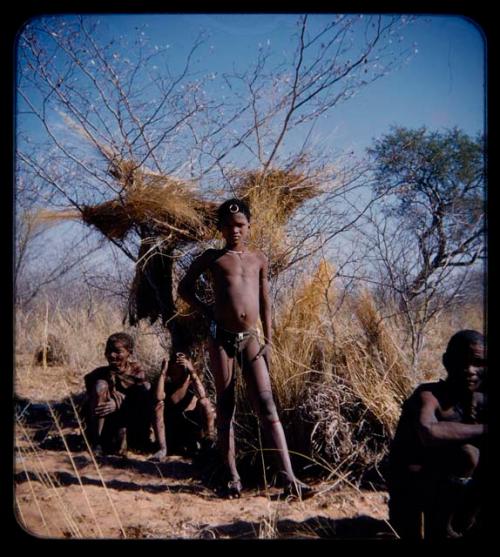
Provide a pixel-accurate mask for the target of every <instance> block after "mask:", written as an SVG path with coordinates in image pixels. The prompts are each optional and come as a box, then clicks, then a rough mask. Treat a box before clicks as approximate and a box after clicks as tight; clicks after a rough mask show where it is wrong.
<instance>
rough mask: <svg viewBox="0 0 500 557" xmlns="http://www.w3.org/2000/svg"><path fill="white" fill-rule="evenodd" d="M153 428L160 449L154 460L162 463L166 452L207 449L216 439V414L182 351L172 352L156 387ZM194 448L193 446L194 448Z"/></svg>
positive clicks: (163, 363) (164, 363)
mask: <svg viewBox="0 0 500 557" xmlns="http://www.w3.org/2000/svg"><path fill="white" fill-rule="evenodd" d="M155 394H156V406H155V417H154V429H155V434H156V439H157V441H158V445H159V450H158V452H156V453H155V454H154V455H153V457H152V458H153V459H157V460H164V459H165V457H166V455H167V439H168V450H169V452H170V454H172V453H173V452H184V451H189V450H190V449H191V450H192V449H193V448H194V450H195V451H196V445H197V444H199V446H200V447H203V448H209V447H211V446H212V445H213V443H214V438H215V411H214V408H213V405H212V403H211V402H210V400H209V399H208V397H207V395H206V392H205V388H204V387H203V384H202V382H201V380H200V378H199V377H198V374H197V373H196V371H195V369H194V366H193V364H192V362H191V360H190V359H189V358H188V357H187V356H186V355H185V353H184V352H175V351H173V352H172V355H171V357H170V359H169V361H168V364H167V363H166V361H165V360H163V362H162V369H161V373H160V377H159V379H158V383H157V387H156V393H155ZM193 445H194V446H193Z"/></svg>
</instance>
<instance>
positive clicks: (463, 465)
mask: <svg viewBox="0 0 500 557" xmlns="http://www.w3.org/2000/svg"><path fill="white" fill-rule="evenodd" d="M479 456H480V451H479V449H478V447H475V446H474V445H471V444H469V443H466V444H464V445H461V446H460V450H459V463H460V464H459V466H460V470H459V473H461V474H463V475H470V474H472V473H473V472H474V470H475V469H476V468H477V466H478V464H479Z"/></svg>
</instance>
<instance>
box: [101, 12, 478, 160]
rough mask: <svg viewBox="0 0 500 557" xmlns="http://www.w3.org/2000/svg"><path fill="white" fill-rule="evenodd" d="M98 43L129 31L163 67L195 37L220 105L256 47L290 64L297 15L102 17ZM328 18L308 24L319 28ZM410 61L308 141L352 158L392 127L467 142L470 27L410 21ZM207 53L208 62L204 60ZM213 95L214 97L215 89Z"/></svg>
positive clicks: (473, 36)
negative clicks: (155, 48) (142, 37)
mask: <svg viewBox="0 0 500 557" xmlns="http://www.w3.org/2000/svg"><path fill="white" fill-rule="evenodd" d="M96 17H98V18H99V19H100V22H101V23H100V26H99V29H100V31H99V32H100V33H102V34H103V36H104V37H103V38H106V39H108V40H109V38H111V37H114V36H116V37H118V36H123V35H124V36H127V35H130V34H131V31H134V30H135V29H134V28H136V27H138V28H142V27H143V26H144V33H145V34H146V35H147V36H148V37H149V38H150V40H151V43H152V44H158V45H159V46H162V45H168V48H169V49H170V52H171V54H170V60H171V62H172V64H173V66H175V63H176V61H178V62H179V64H180V63H182V62H183V60H184V59H185V55H186V54H187V52H188V51H189V49H190V48H191V46H192V45H193V43H194V41H195V39H196V37H197V36H198V35H199V33H200V32H203V33H204V34H205V36H206V47H205V48H204V50H203V51H202V52H203V54H202V55H201V56H198V57H197V59H196V61H195V67H196V69H197V70H199V71H200V72H214V74H216V75H217V79H215V81H214V82H213V85H212V87H213V89H212V91H213V92H214V93H215V95H217V94H219V95H220V96H221V97H222V95H223V94H224V87H225V85H224V83H223V80H222V79H221V78H220V76H221V74H222V73H223V72H228V71H231V70H232V68H233V67H235V68H236V69H239V70H242V71H243V70H244V69H245V68H246V67H248V65H249V64H250V63H251V62H252V61H254V60H255V56H256V52H257V49H258V47H259V44H261V45H265V46H269V47H270V49H271V50H272V51H273V52H275V53H276V55H277V56H279V55H283V56H285V55H288V56H291V54H292V51H293V48H294V45H292V44H291V43H290V37H291V35H292V34H293V32H294V31H296V29H297V26H296V22H297V18H298V14H144V15H137V14H130V15H102V14H99V15H98V16H96ZM331 18H332V14H321V15H318V14H316V15H314V16H311V21H312V22H315V24H318V25H319V24H321V23H323V24H324V23H326V22H328V21H329V20H331ZM404 35H405V36H404V45H405V47H407V48H409V49H410V51H411V53H412V56H411V59H410V60H409V61H408V62H407V63H406V64H405V65H404V66H403V67H402V68H400V69H398V70H396V71H394V72H393V73H391V74H389V75H388V76H385V77H383V78H382V79H380V80H378V81H376V82H374V83H372V84H370V85H368V86H367V87H365V88H364V89H362V90H361V91H360V92H359V93H358V94H357V95H356V96H355V97H354V98H352V99H350V100H349V101H347V102H345V103H342V104H341V105H339V106H337V107H336V108H335V109H334V110H333V111H331V112H330V113H328V115H327V116H326V117H323V118H322V119H321V121H319V122H318V125H317V126H316V127H315V134H316V135H315V138H316V139H317V140H318V141H322V142H323V141H326V142H327V143H328V144H330V145H331V146H332V147H334V148H335V149H336V150H338V149H353V150H355V151H356V152H357V153H358V154H361V152H362V150H363V149H364V148H365V147H367V146H368V145H369V144H370V143H371V141H372V139H373V138H374V137H376V136H379V135H380V134H383V133H386V132H387V131H388V130H389V126H390V125H393V124H397V125H402V126H406V127H412V128H413V127H419V126H423V125H425V126H427V127H429V128H431V129H443V128H449V127H453V126H458V127H460V128H462V129H463V130H464V131H465V132H467V133H469V134H472V135H475V134H476V133H478V132H481V131H483V126H484V121H485V104H484V87H485V58H484V56H485V44H484V41H483V38H482V35H481V32H480V30H478V28H477V27H476V26H475V24H474V23H473V22H471V21H470V20H468V19H466V18H462V17H459V16H427V15H423V14H422V15H417V16H416V21H415V22H414V23H412V24H411V25H410V26H408V27H407V28H406V29H405V30H404ZM206 53H208V55H206ZM217 88H218V89H217Z"/></svg>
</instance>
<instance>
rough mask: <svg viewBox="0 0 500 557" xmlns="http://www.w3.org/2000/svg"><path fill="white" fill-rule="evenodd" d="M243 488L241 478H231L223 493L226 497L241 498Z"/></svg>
mask: <svg viewBox="0 0 500 557" xmlns="http://www.w3.org/2000/svg"><path fill="white" fill-rule="evenodd" d="M242 489H243V487H242V485H241V480H239V479H238V480H230V481H228V482H227V486H226V487H225V489H224V491H223V494H222V495H223V497H225V498H226V499H239V498H240V497H241V491H242Z"/></svg>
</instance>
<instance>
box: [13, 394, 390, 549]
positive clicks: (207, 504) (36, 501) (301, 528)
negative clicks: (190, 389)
mask: <svg viewBox="0 0 500 557" xmlns="http://www.w3.org/2000/svg"><path fill="white" fill-rule="evenodd" d="M53 409H54V413H55V415H56V416H57V420H58V422H59V424H60V427H61V429H60V430H58V428H57V426H56V424H55V422H54V417H53V416H51V414H50V412H49V409H48V406H47V404H45V403H42V402H38V401H37V402H35V401H33V400H29V399H26V398H25V399H21V400H19V401H18V404H17V414H18V416H19V417H20V419H18V420H17V422H18V425H17V432H16V447H15V452H14V456H15V470H14V481H15V501H16V504H17V518H18V522H19V523H20V524H21V525H22V526H23V527H24V528H25V529H26V530H27V531H28V532H29V533H30V534H32V535H35V536H40V537H49V538H113V539H117V538H135V539H137V538H139V539H152V538H158V539H172V538H176V539H179V538H182V539H208V540H209V539H220V538H223V539H224V538H225V539H228V538H233V539H234V538H238V539H256V538H261V539H269V538H329V539H333V538H335V539H351V538H356V539H360V538H361V539H373V538H380V537H384V538H385V537H392V533H391V530H390V527H389V525H388V523H387V521H386V519H387V493H385V492H376V491H372V492H368V491H359V490H357V489H355V488H349V489H340V487H339V485H336V484H335V483H333V482H327V481H324V482H319V483H315V484H314V487H315V489H316V490H317V494H316V495H315V496H314V497H313V498H311V499H308V500H306V501H286V500H283V498H282V497H281V490H280V489H278V488H268V489H267V490H265V489H258V488H252V489H250V488H247V489H245V490H244V491H243V495H242V497H241V498H240V499H236V500H227V499H222V498H220V497H219V496H218V495H217V494H216V493H215V491H214V490H213V489H212V488H211V487H210V486H209V485H207V482H206V481H205V476H204V473H203V469H200V466H199V465H195V464H193V462H192V461H191V460H190V459H189V458H186V457H182V456H175V455H174V456H170V457H168V458H167V461H166V462H163V463H154V462H151V461H150V460H148V458H149V455H144V454H138V453H135V452H129V455H128V458H122V457H118V456H104V457H99V458H98V459H97V460H94V459H93V457H92V455H91V454H90V453H89V452H88V451H87V450H86V447H85V444H84V442H83V440H82V436H81V434H80V430H79V428H78V424H77V423H75V420H74V413H72V412H71V408H69V409H68V405H67V403H66V404H65V405H62V404H60V403H59V404H58V403H54V404H53ZM71 416H73V419H71ZM243 480H244V478H243Z"/></svg>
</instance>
